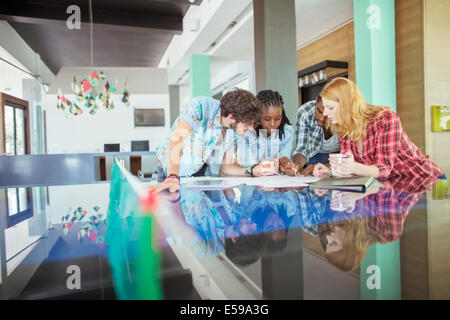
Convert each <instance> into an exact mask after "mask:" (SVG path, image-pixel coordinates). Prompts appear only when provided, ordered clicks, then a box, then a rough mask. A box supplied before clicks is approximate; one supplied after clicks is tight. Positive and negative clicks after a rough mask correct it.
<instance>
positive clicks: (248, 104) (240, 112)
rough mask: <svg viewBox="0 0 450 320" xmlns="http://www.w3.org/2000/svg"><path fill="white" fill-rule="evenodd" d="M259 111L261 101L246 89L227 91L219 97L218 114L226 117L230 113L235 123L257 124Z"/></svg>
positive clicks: (260, 109) (259, 116) (260, 110)
mask: <svg viewBox="0 0 450 320" xmlns="http://www.w3.org/2000/svg"><path fill="white" fill-rule="evenodd" d="M261 112H262V106H261V102H260V101H259V100H258V99H257V98H256V97H255V95H254V94H252V93H251V92H248V91H246V90H242V89H235V90H232V91H229V92H227V93H226V94H225V95H224V96H223V97H222V99H220V115H221V116H223V117H228V115H230V114H231V115H232V116H233V118H234V119H235V120H236V122H237V123H239V122H242V123H246V124H253V125H257V123H259V119H260V118H261Z"/></svg>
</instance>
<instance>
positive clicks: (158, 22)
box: [0, 0, 183, 34]
mask: <svg viewBox="0 0 450 320" xmlns="http://www.w3.org/2000/svg"><path fill="white" fill-rule="evenodd" d="M158 1H159V0H158ZM166 1H171V0H166ZM74 2H75V1H74ZM79 7H80V11H81V16H80V19H81V24H82V26H81V27H82V28H83V26H84V24H85V23H89V9H88V8H87V7H84V6H79ZM66 10H67V6H61V5H55V4H49V3H36V2H21V1H11V0H2V6H1V7H0V18H2V19H5V20H7V21H13V22H22V23H33V24H46V25H55V26H65V25H66V20H67V19H68V18H69V17H70V16H71V14H70V13H69V14H68V13H67V12H66ZM92 16H93V22H94V25H95V27H96V28H102V29H107V30H112V31H133V32H140V31H142V32H148V31H149V30H151V29H153V30H158V31H163V32H164V31H165V32H168V33H171V34H181V33H182V32H183V18H182V17H173V16H172V17H171V16H161V15H154V14H147V13H140V12H123V11H111V10H104V9H95V8H94V9H93V11H92Z"/></svg>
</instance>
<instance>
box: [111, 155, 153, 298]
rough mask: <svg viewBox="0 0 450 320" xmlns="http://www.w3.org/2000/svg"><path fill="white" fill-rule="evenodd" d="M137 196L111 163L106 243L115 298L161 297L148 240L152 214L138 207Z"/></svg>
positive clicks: (117, 167)
mask: <svg viewBox="0 0 450 320" xmlns="http://www.w3.org/2000/svg"><path fill="white" fill-rule="evenodd" d="M138 200H139V198H138V194H137V193H136V191H135V190H134V189H133V188H132V187H131V185H130V183H129V182H128V181H127V180H126V179H125V177H123V175H122V172H121V170H120V168H119V166H118V165H117V163H115V164H114V166H113V168H112V170H111V188H110V196H109V207H108V223H107V231H106V245H107V247H108V258H109V264H110V266H111V273H112V277H113V281H114V288H115V291H116V295H117V298H118V299H120V300H158V299H161V297H162V293H161V286H160V280H159V279H160V278H159V270H160V257H159V252H158V251H157V248H154V242H153V240H152V233H153V232H152V225H153V220H152V219H153V218H152V216H151V215H147V214H144V213H143V212H141V211H140V208H139V201H138Z"/></svg>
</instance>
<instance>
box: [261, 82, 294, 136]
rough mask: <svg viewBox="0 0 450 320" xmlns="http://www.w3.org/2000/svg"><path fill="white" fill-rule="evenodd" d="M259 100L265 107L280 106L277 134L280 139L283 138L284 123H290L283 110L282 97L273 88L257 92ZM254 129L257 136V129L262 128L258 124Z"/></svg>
mask: <svg viewBox="0 0 450 320" xmlns="http://www.w3.org/2000/svg"><path fill="white" fill-rule="evenodd" d="M256 97H257V98H258V100H259V101H261V103H262V105H263V106H264V107H265V108H268V107H279V108H281V123H280V128H279V129H278V134H279V138H280V140H281V139H283V136H284V126H285V125H286V124H289V125H290V124H291V122H290V121H289V118H288V117H287V115H286V112H284V101H283V97H282V96H281V94H280V93H279V92H278V91H273V90H262V91H260V92H258V94H257V96H256ZM255 129H256V135H257V136H258V137H259V129H262V127H261V125H260V124H258V127H257V128H255Z"/></svg>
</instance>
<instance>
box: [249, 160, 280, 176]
mask: <svg viewBox="0 0 450 320" xmlns="http://www.w3.org/2000/svg"><path fill="white" fill-rule="evenodd" d="M277 174H278V170H277V169H276V166H275V164H274V162H273V161H261V162H260V163H258V164H257V165H256V166H254V167H253V175H254V176H255V177H261V176H273V175H277Z"/></svg>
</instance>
